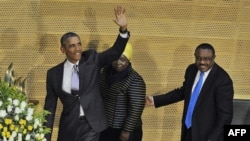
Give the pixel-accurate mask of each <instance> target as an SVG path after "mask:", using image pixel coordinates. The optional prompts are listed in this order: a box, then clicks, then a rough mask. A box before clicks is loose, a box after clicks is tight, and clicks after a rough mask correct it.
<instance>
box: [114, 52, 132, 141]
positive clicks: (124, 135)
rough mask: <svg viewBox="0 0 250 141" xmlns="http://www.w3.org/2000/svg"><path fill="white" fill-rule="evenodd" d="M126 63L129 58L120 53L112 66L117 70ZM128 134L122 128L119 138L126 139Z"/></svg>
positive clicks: (123, 140) (122, 67) (122, 140)
mask: <svg viewBox="0 0 250 141" xmlns="http://www.w3.org/2000/svg"><path fill="white" fill-rule="evenodd" d="M128 65H129V60H128V59H127V57H126V56H124V55H121V57H120V58H119V59H118V60H115V61H113V62H112V67H113V69H114V70H115V71H117V72H121V71H123V70H125V69H126V68H127V66H128ZM129 135H130V133H129V132H127V131H124V130H123V131H122V132H121V135H120V140H121V141H128V139H129Z"/></svg>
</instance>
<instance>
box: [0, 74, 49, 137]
mask: <svg viewBox="0 0 250 141" xmlns="http://www.w3.org/2000/svg"><path fill="white" fill-rule="evenodd" d="M5 77H6V76H5ZM10 84H11V83H10V82H6V79H5V81H2V80H0V141H24V140H25V141H46V139H45V134H47V133H50V132H51V129H50V128H47V127H45V126H43V124H44V122H46V120H45V116H46V115H48V114H50V113H49V112H48V111H46V110H42V111H37V105H34V104H33V103H30V102H29V100H28V98H27V95H26V94H25V93H23V92H22V91H20V89H19V88H17V87H16V86H15V85H10Z"/></svg>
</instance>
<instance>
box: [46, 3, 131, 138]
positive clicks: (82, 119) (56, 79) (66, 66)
mask: <svg viewBox="0 0 250 141" xmlns="http://www.w3.org/2000/svg"><path fill="white" fill-rule="evenodd" d="M115 16H116V19H115V20H114V22H115V23H116V24H117V25H118V26H119V27H120V28H119V31H120V34H119V35H118V37H117V39H116V41H115V43H114V45H113V47H111V48H109V49H108V50H106V51H104V52H102V53H97V52H96V51H95V50H86V51H82V43H81V40H80V37H79V36H78V35H77V34H76V33H74V32H68V33H65V34H64V35H63V36H62V37H61V52H62V53H64V54H65V55H66V59H65V60H64V61H63V62H62V63H60V64H58V65H57V66H55V67H53V68H51V69H49V70H48V71H47V79H46V90H47V95H46V98H45V105H44V109H45V110H48V111H49V112H51V113H52V114H50V115H48V116H47V117H46V119H47V121H48V122H47V123H46V125H45V126H47V127H50V128H51V129H53V124H54V118H55V113H56V107H57V100H58V98H59V99H60V101H61V103H62V105H63V110H62V113H61V117H60V123H59V131H58V138H57V140H58V141H98V139H99V135H100V132H101V131H103V130H104V129H106V128H107V120H106V115H105V110H104V104H103V100H102V98H101V95H100V89H99V79H100V78H99V77H100V69H101V68H102V67H103V66H106V65H108V64H111V63H112V62H113V61H114V60H117V59H118V58H119V57H120V56H121V54H122V52H123V51H124V49H125V46H126V44H127V41H128V39H129V36H130V33H129V32H128V31H127V19H126V16H125V9H124V8H122V7H121V6H117V7H116V8H115ZM75 65H77V66H78V70H77V71H78V76H79V82H78V83H79V84H78V86H77V87H78V89H77V90H75V89H74V90H72V88H71V79H72V72H73V66H75ZM46 139H47V140H48V141H50V140H51V134H47V135H46Z"/></svg>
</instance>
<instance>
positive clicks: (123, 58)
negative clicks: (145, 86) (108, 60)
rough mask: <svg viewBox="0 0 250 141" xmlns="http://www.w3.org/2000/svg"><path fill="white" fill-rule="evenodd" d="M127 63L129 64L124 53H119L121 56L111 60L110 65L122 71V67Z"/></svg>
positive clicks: (124, 67)
mask: <svg viewBox="0 0 250 141" xmlns="http://www.w3.org/2000/svg"><path fill="white" fill-rule="evenodd" d="M128 65H129V61H128V59H127V57H126V56H124V55H121V57H120V58H119V59H118V60H116V61H113V62H112V67H113V68H114V69H115V71H117V72H121V71H123V70H124V69H126V68H127V66H128Z"/></svg>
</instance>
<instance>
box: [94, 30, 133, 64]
mask: <svg viewBox="0 0 250 141" xmlns="http://www.w3.org/2000/svg"><path fill="white" fill-rule="evenodd" d="M129 37H130V32H128V37H127V38H124V37H121V35H120V34H119V35H118V36H117V38H116V41H115V43H114V44H113V46H112V47H111V48H109V49H107V50H105V51H103V52H101V53H99V54H98V59H99V66H100V67H103V66H106V65H109V64H111V63H112V62H113V61H115V60H117V59H118V58H119V57H120V56H121V55H122V52H123V51H124V49H125V47H126V44H127V42H128V40H129Z"/></svg>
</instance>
